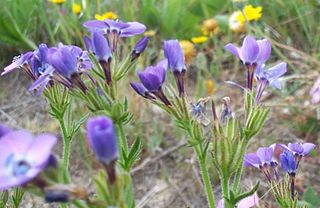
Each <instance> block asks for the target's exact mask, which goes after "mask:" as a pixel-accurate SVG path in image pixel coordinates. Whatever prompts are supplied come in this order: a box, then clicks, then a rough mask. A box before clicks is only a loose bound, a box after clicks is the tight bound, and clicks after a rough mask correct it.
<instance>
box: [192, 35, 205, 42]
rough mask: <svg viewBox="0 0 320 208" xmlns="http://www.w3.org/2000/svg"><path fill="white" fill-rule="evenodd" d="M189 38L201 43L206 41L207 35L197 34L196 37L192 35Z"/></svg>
mask: <svg viewBox="0 0 320 208" xmlns="http://www.w3.org/2000/svg"><path fill="white" fill-rule="evenodd" d="M191 40H192V42H193V43H196V44H201V43H204V42H206V41H207V40H208V37H207V36H198V37H193V38H192V39H191Z"/></svg>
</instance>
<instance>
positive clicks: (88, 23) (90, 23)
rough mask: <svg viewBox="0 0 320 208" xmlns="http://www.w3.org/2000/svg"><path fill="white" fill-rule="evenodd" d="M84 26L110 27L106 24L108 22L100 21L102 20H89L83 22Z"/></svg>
mask: <svg viewBox="0 0 320 208" xmlns="http://www.w3.org/2000/svg"><path fill="white" fill-rule="evenodd" d="M83 26H84V27H86V28H89V29H90V28H101V29H103V28H106V27H108V25H106V23H105V22H104V21H100V20H89V21H86V22H84V23H83Z"/></svg>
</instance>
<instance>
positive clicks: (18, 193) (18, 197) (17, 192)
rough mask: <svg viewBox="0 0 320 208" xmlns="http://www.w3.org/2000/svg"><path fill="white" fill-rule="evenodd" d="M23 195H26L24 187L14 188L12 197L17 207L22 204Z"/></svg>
mask: <svg viewBox="0 0 320 208" xmlns="http://www.w3.org/2000/svg"><path fill="white" fill-rule="evenodd" d="M23 196H24V191H23V189H22V188H20V187H18V188H15V189H14V191H13V195H12V198H11V199H12V204H13V206H14V207H15V208H18V207H19V206H20V203H21V201H22V198H23Z"/></svg>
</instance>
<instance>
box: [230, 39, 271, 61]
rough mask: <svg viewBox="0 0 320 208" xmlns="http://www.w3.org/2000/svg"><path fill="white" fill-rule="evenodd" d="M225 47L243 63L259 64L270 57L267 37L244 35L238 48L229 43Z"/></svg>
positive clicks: (269, 45)
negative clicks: (261, 38) (256, 37)
mask: <svg viewBox="0 0 320 208" xmlns="http://www.w3.org/2000/svg"><path fill="white" fill-rule="evenodd" d="M225 49H227V50H228V51H230V52H231V53H232V54H233V55H235V56H236V57H238V58H239V59H240V60H241V61H242V63H243V64H245V65H261V64H263V63H264V62H266V61H267V60H268V59H269V57H270V53H271V44H270V42H269V41H268V40H267V39H263V40H255V39H254V38H253V37H251V36H246V37H245V38H244V40H243V43H242V46H241V47H240V48H239V47H236V46H235V45H233V44H231V43H229V44H227V45H226V46H225Z"/></svg>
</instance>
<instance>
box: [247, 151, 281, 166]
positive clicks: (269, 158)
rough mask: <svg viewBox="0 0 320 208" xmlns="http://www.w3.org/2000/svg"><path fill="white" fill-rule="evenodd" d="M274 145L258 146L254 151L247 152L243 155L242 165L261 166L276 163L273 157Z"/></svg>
mask: <svg viewBox="0 0 320 208" xmlns="http://www.w3.org/2000/svg"><path fill="white" fill-rule="evenodd" d="M273 152H274V146H270V147H260V148H259V149H258V150H257V152H256V153H247V154H245V156H244V166H251V167H256V168H263V167H264V166H272V165H273V164H274V163H277V162H276V160H275V159H274V158H273Z"/></svg>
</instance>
